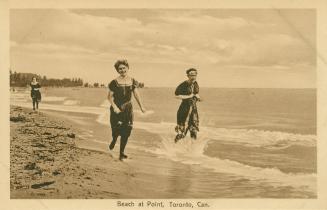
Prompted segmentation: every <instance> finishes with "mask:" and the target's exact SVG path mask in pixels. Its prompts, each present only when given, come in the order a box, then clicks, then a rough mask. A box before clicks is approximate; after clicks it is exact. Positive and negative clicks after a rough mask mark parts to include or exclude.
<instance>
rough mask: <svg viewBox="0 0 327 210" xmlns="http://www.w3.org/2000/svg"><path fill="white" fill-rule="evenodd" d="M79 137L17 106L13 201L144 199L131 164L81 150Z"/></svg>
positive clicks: (12, 143)
mask: <svg viewBox="0 0 327 210" xmlns="http://www.w3.org/2000/svg"><path fill="white" fill-rule="evenodd" d="M78 132H79V131H78V130H76V129H75V128H72V127H71V125H69V124H68V123H67V122H65V121H60V120H58V118H54V117H53V116H49V115H46V114H44V113H42V112H33V111H32V110H31V109H26V108H21V107H14V106H12V107H11V109H10V196H11V198H12V199H15V198H75V199H76V198H128V197H135V195H138V196H145V195H144V194H140V193H137V189H138V186H137V182H136V181H135V179H137V177H136V173H135V171H133V169H132V168H131V167H129V166H128V165H127V164H126V163H124V162H121V161H119V160H117V159H115V158H113V157H112V155H111V154H110V153H109V152H99V151H92V150H85V149H81V148H77V147H76V141H77V140H78ZM138 196H136V197H138Z"/></svg>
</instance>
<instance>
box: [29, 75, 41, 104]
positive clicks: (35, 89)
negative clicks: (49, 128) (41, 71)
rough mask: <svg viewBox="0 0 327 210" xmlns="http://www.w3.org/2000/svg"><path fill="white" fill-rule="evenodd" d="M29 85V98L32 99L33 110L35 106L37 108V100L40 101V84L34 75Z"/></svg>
mask: <svg viewBox="0 0 327 210" xmlns="http://www.w3.org/2000/svg"><path fill="white" fill-rule="evenodd" d="M30 86H31V98H32V101H33V110H35V108H36V109H39V102H40V101H41V92H40V88H41V85H40V84H39V83H38V82H37V80H36V77H33V79H32V82H31V83H30Z"/></svg>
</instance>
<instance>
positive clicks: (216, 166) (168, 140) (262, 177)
mask: <svg viewBox="0 0 327 210" xmlns="http://www.w3.org/2000/svg"><path fill="white" fill-rule="evenodd" d="M161 138H162V144H161V146H160V148H158V149H157V150H155V151H153V150H150V149H148V150H147V152H152V153H155V154H157V155H160V156H161V157H166V158H168V159H171V160H173V161H178V162H181V163H184V164H191V165H193V164H195V165H199V166H201V167H204V168H208V169H212V170H214V171H216V172H219V173H227V174H232V175H237V176H242V177H245V178H248V179H250V180H256V181H260V182H266V183H269V184H273V185H274V186H275V185H277V186H293V187H299V188H303V187H304V188H306V189H307V190H308V191H310V192H315V191H316V180H317V178H316V174H291V173H290V174H288V173H283V172H281V171H280V170H279V169H277V168H261V167H254V166H249V165H245V164H242V163H239V162H237V161H231V160H227V159H225V160H222V159H219V158H213V157H208V156H205V155H203V151H204V150H205V148H206V147H207V143H208V141H209V138H208V134H207V133H205V134H203V133H202V134H201V133H199V135H198V139H197V140H192V139H190V138H185V139H183V140H180V141H179V142H178V143H175V142H174V135H165V136H161Z"/></svg>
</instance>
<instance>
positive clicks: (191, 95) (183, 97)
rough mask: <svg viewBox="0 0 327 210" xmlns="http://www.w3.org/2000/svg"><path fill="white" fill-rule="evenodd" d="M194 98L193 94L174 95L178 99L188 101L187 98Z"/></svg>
mask: <svg viewBox="0 0 327 210" xmlns="http://www.w3.org/2000/svg"><path fill="white" fill-rule="evenodd" d="M193 96H194V94H190V95H176V96H175V97H176V98H178V99H188V98H192V97H193Z"/></svg>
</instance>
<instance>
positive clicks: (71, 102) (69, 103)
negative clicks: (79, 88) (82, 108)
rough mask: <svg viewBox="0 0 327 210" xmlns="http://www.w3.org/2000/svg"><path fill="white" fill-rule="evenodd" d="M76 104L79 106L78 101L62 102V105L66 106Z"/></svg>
mask: <svg viewBox="0 0 327 210" xmlns="http://www.w3.org/2000/svg"><path fill="white" fill-rule="evenodd" d="M78 104H80V101H77V100H65V101H64V105H67V106H72V105H78Z"/></svg>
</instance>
